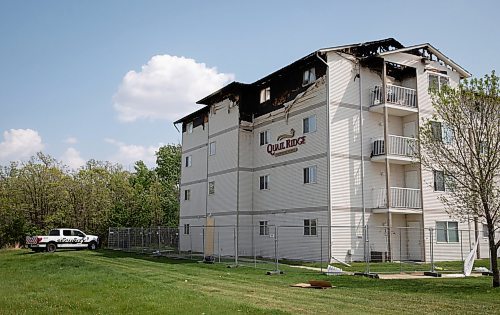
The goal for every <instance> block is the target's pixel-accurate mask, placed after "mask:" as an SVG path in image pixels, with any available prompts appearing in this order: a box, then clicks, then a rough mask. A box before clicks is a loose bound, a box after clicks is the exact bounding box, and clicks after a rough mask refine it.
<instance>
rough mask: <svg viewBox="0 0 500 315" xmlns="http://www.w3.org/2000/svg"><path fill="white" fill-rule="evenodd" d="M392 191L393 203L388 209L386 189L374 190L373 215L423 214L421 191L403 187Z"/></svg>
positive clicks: (392, 188) (393, 188) (394, 188)
mask: <svg viewBox="0 0 500 315" xmlns="http://www.w3.org/2000/svg"><path fill="white" fill-rule="evenodd" d="M390 189H391V190H390V198H391V203H390V206H389V207H387V194H386V189H385V188H380V189H376V190H374V196H373V200H374V203H375V204H374V209H373V213H387V212H392V213H404V214H413V213H422V204H421V198H420V193H421V192H420V189H415V188H402V187H391V188H390Z"/></svg>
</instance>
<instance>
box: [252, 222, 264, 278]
mask: <svg viewBox="0 0 500 315" xmlns="http://www.w3.org/2000/svg"><path fill="white" fill-rule="evenodd" d="M255 230H256V227H255V226H254V225H253V224H252V251H253V267H254V268H255V269H257V251H256V250H255V232H256V231H255ZM259 232H260V226H259ZM264 234H265V233H264Z"/></svg>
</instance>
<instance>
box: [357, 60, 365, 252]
mask: <svg viewBox="0 0 500 315" xmlns="http://www.w3.org/2000/svg"><path fill="white" fill-rule="evenodd" d="M357 65H358V80H359V136H360V138H361V143H360V149H361V207H362V214H361V219H362V225H363V258H364V261H365V262H367V261H368V255H367V253H366V251H367V248H366V240H367V235H366V207H365V158H364V155H363V149H364V141H363V140H364V138H363V97H362V91H363V90H362V84H361V64H360V62H359V60H358V62H357Z"/></svg>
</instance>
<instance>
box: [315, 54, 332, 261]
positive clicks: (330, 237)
mask: <svg viewBox="0 0 500 315" xmlns="http://www.w3.org/2000/svg"><path fill="white" fill-rule="evenodd" d="M316 57H318V59H319V60H321V62H323V63H324V64H325V65H326V80H325V91H326V93H325V94H326V106H325V108H326V117H327V128H326V173H327V174H328V175H327V181H326V187H327V188H326V189H327V192H328V193H327V196H328V211H327V212H328V233H327V234H328V262H330V259H331V257H332V196H331V190H330V176H331V172H330V168H331V166H330V157H331V152H330V127H331V126H330V66H329V65H328V63H327V62H326V61H325V60H323V58H321V57H320V56H319V51H317V52H316Z"/></svg>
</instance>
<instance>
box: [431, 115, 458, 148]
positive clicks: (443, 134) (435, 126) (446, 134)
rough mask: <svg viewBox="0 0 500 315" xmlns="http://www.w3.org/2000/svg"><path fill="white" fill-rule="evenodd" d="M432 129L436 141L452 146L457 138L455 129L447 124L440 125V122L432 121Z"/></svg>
mask: <svg viewBox="0 0 500 315" xmlns="http://www.w3.org/2000/svg"><path fill="white" fill-rule="evenodd" d="M431 129H432V138H433V139H434V141H439V142H443V143H445V144H451V143H452V142H453V139H454V138H455V135H454V133H453V129H451V128H450V126H449V125H447V124H444V123H440V122H439V121H431Z"/></svg>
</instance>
